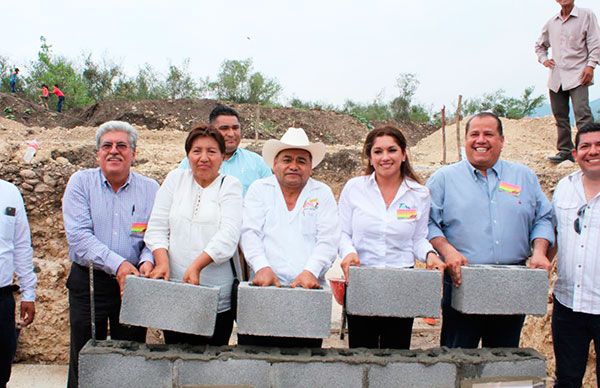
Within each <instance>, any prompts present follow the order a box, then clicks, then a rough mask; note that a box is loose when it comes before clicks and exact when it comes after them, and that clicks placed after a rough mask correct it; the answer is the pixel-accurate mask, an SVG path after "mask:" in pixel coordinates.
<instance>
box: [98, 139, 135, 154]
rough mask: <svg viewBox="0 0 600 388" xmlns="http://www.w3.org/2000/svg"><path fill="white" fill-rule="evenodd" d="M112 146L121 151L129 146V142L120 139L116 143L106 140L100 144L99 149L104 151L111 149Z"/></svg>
mask: <svg viewBox="0 0 600 388" xmlns="http://www.w3.org/2000/svg"><path fill="white" fill-rule="evenodd" d="M113 147H116V148H117V151H119V152H121V151H126V150H127V149H128V148H129V144H127V143H125V142H122V141H119V142H117V143H113V142H110V141H107V142H104V143H102V144H100V149H101V150H102V151H105V152H109V151H112V149H113Z"/></svg>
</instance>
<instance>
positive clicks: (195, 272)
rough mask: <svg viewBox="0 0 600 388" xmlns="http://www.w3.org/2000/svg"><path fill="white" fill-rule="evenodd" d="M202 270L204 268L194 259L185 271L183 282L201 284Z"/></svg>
mask: <svg viewBox="0 0 600 388" xmlns="http://www.w3.org/2000/svg"><path fill="white" fill-rule="evenodd" d="M200 271H202V268H201V267H200V266H199V265H198V264H197V262H196V261H193V262H192V264H190V266H189V267H187V269H186V270H185V273H184V274H183V279H182V280H183V282H184V283H188V284H193V285H195V286H199V285H200Z"/></svg>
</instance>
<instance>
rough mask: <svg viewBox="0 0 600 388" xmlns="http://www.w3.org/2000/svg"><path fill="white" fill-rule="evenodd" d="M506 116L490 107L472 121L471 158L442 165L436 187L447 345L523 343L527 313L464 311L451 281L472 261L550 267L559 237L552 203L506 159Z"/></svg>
mask: <svg viewBox="0 0 600 388" xmlns="http://www.w3.org/2000/svg"><path fill="white" fill-rule="evenodd" d="M502 132H503V131H502V122H501V121H500V119H499V118H498V116H496V115H495V114H493V113H491V112H482V113H478V114H476V115H474V116H473V117H471V118H470V119H469V121H467V124H466V132H465V152H466V154H467V159H466V160H462V161H460V162H458V163H454V164H452V165H449V166H444V167H442V168H440V169H439V170H437V171H436V172H435V173H434V174H433V175H432V176H431V177H430V178H429V180H428V181H427V187H428V188H429V190H430V191H431V212H430V219H429V239H430V241H431V244H432V245H433V247H434V248H435V249H436V250H437V251H438V252H439V253H440V256H442V257H443V259H444V261H445V262H446V275H445V276H444V295H443V298H442V332H441V338H440V342H441V346H447V347H449V348H464V349H468V348H477V346H478V344H479V341H481V343H482V346H483V347H489V348H497V347H506V348H517V347H519V340H520V337H521V329H522V327H523V322H524V320H525V316H524V315H479V314H463V313H462V312H460V311H458V310H455V309H454V308H453V307H452V304H451V300H452V291H453V290H452V287H453V286H452V283H453V284H454V286H459V285H460V284H461V266H462V265H467V264H504V265H523V264H525V262H526V259H527V257H530V260H529V266H530V267H533V268H542V269H546V270H548V269H549V268H550V262H549V260H548V258H547V251H548V247H549V246H550V245H551V244H552V243H553V242H554V228H553V227H552V205H551V204H550V201H548V199H547V198H546V196H545V195H544V193H543V192H542V189H541V187H540V184H539V182H538V178H537V176H536V175H535V173H534V172H533V171H531V170H530V169H529V168H528V167H526V166H524V165H522V164H517V163H512V162H507V161H504V160H501V159H500V154H501V152H502V147H503V146H504V135H503V134H502Z"/></svg>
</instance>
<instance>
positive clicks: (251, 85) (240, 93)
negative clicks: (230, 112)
mask: <svg viewBox="0 0 600 388" xmlns="http://www.w3.org/2000/svg"><path fill="white" fill-rule="evenodd" d="M208 88H209V89H210V90H211V91H212V92H213V93H214V94H215V96H216V97H217V98H218V99H222V100H227V101H233V102H238V103H251V104H262V105H269V104H274V103H275V102H276V99H277V96H278V95H279V93H281V90H282V87H281V85H279V83H278V82H277V81H276V80H275V79H270V78H267V77H265V76H264V75H263V74H262V73H260V72H254V71H253V67H252V59H250V58H248V59H245V60H231V59H230V60H225V61H224V62H223V63H222V64H221V70H220V72H219V74H218V75H217V79H216V81H212V82H210V81H209V82H208Z"/></svg>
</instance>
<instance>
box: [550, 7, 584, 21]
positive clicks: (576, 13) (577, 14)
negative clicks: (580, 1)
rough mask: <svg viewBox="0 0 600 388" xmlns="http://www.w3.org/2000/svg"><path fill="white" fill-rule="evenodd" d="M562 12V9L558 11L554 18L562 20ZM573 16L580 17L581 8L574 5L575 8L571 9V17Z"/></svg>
mask: <svg viewBox="0 0 600 388" xmlns="http://www.w3.org/2000/svg"><path fill="white" fill-rule="evenodd" d="M560 12H561V11H558V13H557V14H556V15H555V16H554V19H559V20H560V21H563V18H562V17H561V16H560ZM571 16H574V17H578V16H579V8H577V7H573V9H572V10H571V13H570V14H569V18H570V17H571ZM567 20H569V19H568V18H567Z"/></svg>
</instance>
